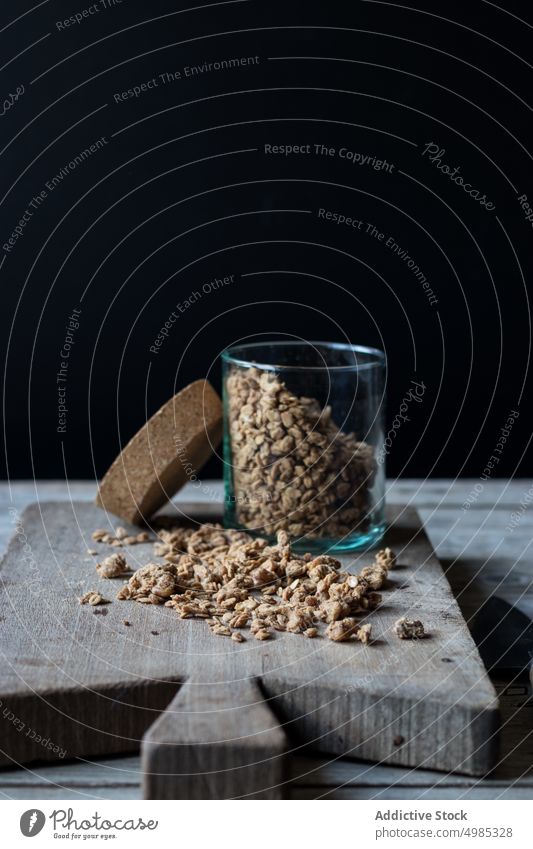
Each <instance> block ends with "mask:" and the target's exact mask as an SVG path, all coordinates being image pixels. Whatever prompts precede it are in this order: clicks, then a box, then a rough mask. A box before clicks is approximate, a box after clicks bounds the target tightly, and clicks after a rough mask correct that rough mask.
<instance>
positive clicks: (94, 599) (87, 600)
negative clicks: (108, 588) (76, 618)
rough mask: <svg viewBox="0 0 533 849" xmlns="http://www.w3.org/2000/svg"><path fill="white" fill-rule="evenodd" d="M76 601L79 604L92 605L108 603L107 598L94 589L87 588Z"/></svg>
mask: <svg viewBox="0 0 533 849" xmlns="http://www.w3.org/2000/svg"><path fill="white" fill-rule="evenodd" d="M78 601H79V603H80V604H90V605H92V606H93V607H94V606H95V605H96V604H109V600H108V599H106V598H104V597H103V596H102V595H100V593H99V592H97V591H96V590H88V591H87V592H86V593H84V594H83V595H82V596H81V597H80V598H79V599H78Z"/></svg>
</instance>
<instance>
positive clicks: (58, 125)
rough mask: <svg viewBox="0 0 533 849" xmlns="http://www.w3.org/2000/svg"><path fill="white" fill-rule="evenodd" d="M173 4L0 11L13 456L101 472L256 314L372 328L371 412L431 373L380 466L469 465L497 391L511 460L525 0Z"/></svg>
mask: <svg viewBox="0 0 533 849" xmlns="http://www.w3.org/2000/svg"><path fill="white" fill-rule="evenodd" d="M414 1H415V2H416V0H414ZM190 5H193V4H192V3H189V2H188V3H186V4H181V3H175V2H173V1H172V0H161V2H156V3H150V4H147V3H144V2H140V0H122V2H121V3H119V2H118V0H116V2H112V0H106V2H104V0H100V1H99V2H97V3H95V4H92V5H91V4H90V3H88V2H87V3H84V0H76V2H55V1H54V0H49V2H44V3H40V4H37V5H36V4H35V3H34V0H22V1H21V2H19V0H17V3H16V4H2V11H1V13H0V14H1V21H0V30H1V31H0V45H1V50H2V62H1V64H2V65H3V68H2V71H1V80H2V85H1V92H2V94H1V97H2V98H3V100H4V103H3V107H2V108H3V114H2V116H1V120H0V130H1V134H2V135H1V148H2V150H1V162H2V169H1V182H2V185H1V189H2V202H1V207H0V211H1V234H0V235H1V243H2V246H3V247H2V251H1V254H0V259H1V261H2V267H1V270H0V277H1V279H2V310H1V313H2V322H3V334H2V344H4V345H5V350H4V354H5V362H6V381H5V392H4V415H5V435H6V441H7V452H6V454H7V458H8V468H7V473H8V474H9V475H10V476H11V477H24V476H28V477H29V476H33V475H35V476H38V477H63V475H65V474H67V475H68V476H70V477H92V476H93V475H95V474H101V473H102V472H103V471H104V470H105V468H106V466H107V464H108V463H109V462H110V461H111V460H112V459H113V457H114V456H115V454H116V453H117V451H118V449H119V446H120V444H122V443H123V442H124V440H126V439H127V438H129V436H131V435H132V433H133V432H134V431H135V430H136V428H138V427H139V426H140V425H141V424H142V423H143V422H144V421H145V419H146V416H147V415H148V414H151V413H152V412H153V411H154V410H155V409H157V408H158V406H159V405H160V404H161V403H162V402H164V401H165V400H166V399H167V398H168V397H169V396H170V395H171V394H172V393H173V392H174V391H175V390H176V388H179V387H180V386H182V385H184V384H185V383H187V382H189V381H190V380H192V379H195V378H197V377H200V376H203V375H205V374H206V373H207V372H208V371H209V373H210V375H211V377H212V380H213V382H214V384H215V385H216V386H217V387H218V386H219V381H220V373H219V365H218V363H217V356H218V354H219V352H220V350H221V349H222V348H223V347H224V346H226V345H227V344H229V343H231V342H233V341H235V340H236V339H239V338H241V337H243V336H247V335H254V336H255V335H258V334H265V333H266V334H268V335H269V336H279V335H280V334H292V335H296V336H298V337H304V338H308V339H332V340H343V339H345V338H348V339H350V340H351V341H352V342H356V343H360V344H366V345H374V346H378V347H381V348H384V349H385V351H386V353H387V358H388V367H389V372H388V399H389V401H388V419H389V424H390V423H391V422H392V420H393V418H394V416H395V414H396V412H397V411H398V409H399V407H400V404H401V403H402V398H403V397H404V396H405V394H406V393H407V392H408V390H409V387H410V386H411V385H412V383H411V382H412V381H413V380H416V381H418V382H419V383H420V382H422V383H423V384H424V387H425V391H424V395H423V399H422V402H421V403H417V404H414V403H413V404H411V406H410V412H409V414H408V417H409V419H410V420H409V422H404V423H402V427H401V428H400V429H399V431H398V433H397V437H396V439H395V440H394V444H393V448H392V449H391V452H390V457H389V467H388V468H389V473H390V474H392V475H399V474H404V475H405V474H409V475H420V476H425V475H440V476H453V475H470V476H473V477H478V476H480V475H483V470H484V469H485V467H486V463H487V461H488V460H489V458H490V457H491V456H493V455H494V447H495V446H496V444H497V443H498V441H499V437H500V434H501V429H502V427H504V426H505V423H506V421H507V419H508V417H509V415H510V414H511V411H515V412H516V413H519V416H518V417H516V416H515V417H514V418H513V426H512V428H510V429H509V428H508V430H507V433H508V438H507V441H506V442H505V445H504V449H503V450H502V451H500V452H499V454H498V461H499V462H498V463H493V468H492V469H491V471H490V474H494V475H495V476H496V475H509V474H514V473H517V471H518V473H520V472H522V473H524V472H526V471H527V467H526V466H525V464H524V459H523V454H524V450H525V448H526V446H527V442H528V439H529V435H530V430H531V428H530V426H529V421H528V415H527V412H526V408H527V395H526V394H525V391H524V381H525V378H526V371H527V364H528V357H529V351H530V335H529V334H530V315H529V305H528V299H527V294H526V291H527V284H528V281H529V278H530V275H531V270H532V257H531V249H530V248H531V234H532V222H531V221H528V220H527V214H528V210H527V207H526V205H525V204H526V203H527V202H531V204H532V205H533V187H532V186H531V174H532V157H531V153H529V152H528V148H529V142H530V137H531V120H530V119H531V105H530V104H531V81H532V72H531V64H529V63H530V62H531V61H532V51H531V36H532V33H533V29H532V26H531V24H532V23H533V19H532V20H531V22H530V23H528V22H527V21H525V20H523V19H524V18H526V17H531V9H530V5H529V4H527V3H519V2H506V3H505V9H503V8H502V9H499V8H498V7H497V5H496V4H494V3H489V2H483V0H472V2H470V3H464V2H462V3H457V2H446V3H445V2H435V3H431V4H426V3H422V2H420V0H418V5H417V6H416V7H415V6H411V7H407V6H403V7H402V6H400V5H398V4H395V3H388V2H387V3H384V2H357V0H354V2H351V3H347V2H333V0H331V1H330V2H327V3H325V2H323V3H313V2H305V3H304V2H302V3H300V2H294V3H291V2H277V0H275V2H269V3H264V2H256V0H244V2H226V3H208V4H202V3H200V2H198V0H196V2H195V4H194V5H195V8H189V6H190ZM502 6H503V3H502ZM32 7H34V8H32ZM76 15H77V16H78V17H77V18H76ZM70 16H73V21H70V22H67V23H65V21H67V19H68V18H69V17H70ZM202 67H203V70H202ZM187 68H188V69H189V71H187ZM191 69H193V70H191ZM194 69H196V72H195V70H194ZM128 90H129V91H128ZM265 145H272V146H275V145H277V146H285V147H281V149H279V150H278V151H277V152H274V151H275V149H274V150H271V152H266V150H265ZM290 145H292V146H299V151H295V152H292V153H289V154H288V155H287V149H286V146H290ZM315 145H317V146H319V147H318V148H315ZM428 145H432V147H429V148H428ZM322 146H324V147H322ZM349 156H351V157H352V158H348V157H349ZM456 168H457V170H456V171H454V169H456ZM450 172H451V173H450ZM458 177H462V178H463V179H464V183H466V184H468V185H467V187H466V188H468V192H470V193H467V191H466V190H465V186H464V185H463V186H462V185H461V184H460V180H458ZM524 195H526V196H528V198H529V199H528V201H526V200H525V199H524ZM34 198H37V200H33V199H34ZM321 210H327V211H329V212H330V213H337V214H338V215H339V216H346V217H347V218H350V219H353V220H354V222H355V224H347V223H345V222H343V223H339V219H338V218H337V219H334V218H333V217H331V216H330V219H329V220H327V219H326V213H325V212H322V213H321V212H320V211H321ZM373 228H375V230H374V229H373ZM378 234H382V235H381V236H380V235H378ZM395 245H396V246H397V247H396V248H395V247H394V246H395ZM231 275H233V279H231ZM224 278H230V280H229V282H226V283H225V284H224ZM217 280H218V281H222V284H220V283H217V282H216V281H217ZM213 281H215V282H213ZM195 292H196V293H198V294H197V295H195V294H193V293H195ZM177 304H181V307H177ZM180 309H181V311H180ZM74 310H79V311H80V312H79V313H75V312H73V311H74ZM173 311H174V312H175V313H176V314H177V316H178V318H177V320H176V321H175V322H174V323H173V325H172V327H171V328H170V329H169V331H168V336H166V337H165V338H164V339H163V344H161V345H160V346H159V347H156V346H155V340H156V338H157V337H158V333H159V332H160V329H161V327H162V326H164V325H165V322H166V321H167V319H168V317H169V315H170V314H171V313H172V312H173ZM72 315H74V316H78V318H79V321H78V322H74V327H73V331H72V332H71V334H70V337H71V338H70V348H68V349H67V350H68V353H69V357H68V361H67V360H66V359H65V357H64V341H65V338H66V337H67V327H68V322H69V317H71V316H72ZM76 324H79V326H77V327H76V326H75V325H76ZM67 341H68V340H67ZM151 347H152V348H155V351H157V353H155V352H154V350H152V351H151V350H150V348H151ZM62 351H63V354H62ZM62 362H63V363H65V362H67V365H66V367H65V366H64V367H63V371H62V372H60V369H61V363H62ZM58 373H60V374H62V376H63V377H64V380H60V382H59V383H58V380H57V375H58ZM60 389H61V391H62V393H63V394H62V395H61V396H58V390H60ZM60 401H63V404H64V407H66V408H67V410H66V412H65V414H64V415H63V416H62V417H60V413H61V410H60V409H59V406H58V405H59V402H60ZM513 415H514V414H513ZM58 428H59V430H58ZM218 471H219V469H218V468H217V461H211V465H210V467H209V468H208V470H207V472H208V473H211V474H217V473H218Z"/></svg>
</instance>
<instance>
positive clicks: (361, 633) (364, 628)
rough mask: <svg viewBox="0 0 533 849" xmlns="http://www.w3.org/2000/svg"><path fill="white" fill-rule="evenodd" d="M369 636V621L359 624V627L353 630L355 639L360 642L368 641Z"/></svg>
mask: <svg viewBox="0 0 533 849" xmlns="http://www.w3.org/2000/svg"><path fill="white" fill-rule="evenodd" d="M371 636H372V625H370V624H369V623H367V624H365V625H359V628H358V629H357V631H356V632H355V639H356V640H359V642H360V643H365V645H366V644H367V643H369V642H370V637H371Z"/></svg>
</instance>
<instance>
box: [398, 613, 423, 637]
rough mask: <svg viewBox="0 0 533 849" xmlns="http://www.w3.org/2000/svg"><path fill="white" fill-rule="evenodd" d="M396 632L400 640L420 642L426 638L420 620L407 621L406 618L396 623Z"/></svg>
mask: <svg viewBox="0 0 533 849" xmlns="http://www.w3.org/2000/svg"><path fill="white" fill-rule="evenodd" d="M394 630H395V631H396V636H397V637H398V638H399V639H400V640H420V639H422V637H425V636H426V634H425V631H424V626H423V624H422V622H421V621H420V620H419V619H407V617H405V616H402V618H401V619H398V621H397V622H395V624H394Z"/></svg>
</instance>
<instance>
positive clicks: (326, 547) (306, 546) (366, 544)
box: [224, 508, 386, 555]
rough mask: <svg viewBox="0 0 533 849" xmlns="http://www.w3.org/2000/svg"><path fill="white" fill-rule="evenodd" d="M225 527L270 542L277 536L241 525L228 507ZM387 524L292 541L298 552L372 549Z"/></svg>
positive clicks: (377, 542) (329, 552)
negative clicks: (339, 537) (335, 534)
mask: <svg viewBox="0 0 533 849" xmlns="http://www.w3.org/2000/svg"><path fill="white" fill-rule="evenodd" d="M224 527H225V528H235V529H236V530H239V531H245V532H246V533H247V534H250V536H252V537H262V538H263V539H267V540H268V541H269V543H271V544H274V543H275V542H276V538H275V537H273V536H270V535H269V534H265V533H261V532H260V531H255V530H251V529H250V528H246V527H245V526H244V525H240V524H239V523H238V522H236V521H235V511H234V510H233V509H231V508H230V509H228V510H227V511H226V513H225V515H224ZM385 530H386V524H385V522H380V523H379V524H375V525H372V526H371V527H370V528H369V529H368V530H366V531H365V532H359V531H357V532H354V533H352V534H348V535H347V536H345V537H343V538H342V539H331V538H330V537H302V538H301V539H298V540H295V541H294V542H291V545H292V547H293V548H294V551H296V552H298V554H306V553H307V552H309V553H310V554H316V555H318V554H331V555H335V554H349V553H350V552H352V551H361V552H362V551H371V550H372V549H373V548H377V546H378V545H379V543H380V542H381V540H382V539H383V537H384V535H385Z"/></svg>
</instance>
